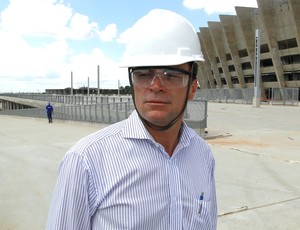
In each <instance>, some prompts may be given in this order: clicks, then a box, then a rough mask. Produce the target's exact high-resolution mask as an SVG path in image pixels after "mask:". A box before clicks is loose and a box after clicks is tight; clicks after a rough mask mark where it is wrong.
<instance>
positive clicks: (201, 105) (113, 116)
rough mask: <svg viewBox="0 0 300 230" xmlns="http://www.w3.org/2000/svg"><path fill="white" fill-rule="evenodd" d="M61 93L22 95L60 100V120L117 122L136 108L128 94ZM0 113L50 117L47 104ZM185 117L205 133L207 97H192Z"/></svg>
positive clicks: (56, 111)
mask: <svg viewBox="0 0 300 230" xmlns="http://www.w3.org/2000/svg"><path fill="white" fill-rule="evenodd" d="M62 97H63V98H64V99H63V100H62V99H61V101H59V100H57V99H59V96H57V97H51V98H49V97H46V96H45V97H43V98H41V97H38V95H36V96H34V95H26V97H22V98H27V99H33V98H34V99H36V98H39V99H44V100H45V101H48V99H52V101H51V102H53V101H55V102H57V103H59V106H54V115H53V119H60V120H73V121H82V122H99V123H115V122H118V121H121V120H124V119H126V118H127V117H128V116H129V115H130V114H131V113H132V111H133V110H134V109H135V108H134V104H133V102H132V101H131V100H130V98H129V97H124V98H121V97H94V98H92V99H87V98H85V97H84V96H80V97H78V96H77V97H76V96H73V97H74V98H71V97H72V96H62ZM49 101H50V100H49ZM62 101H64V102H69V103H70V104H62ZM104 101H105V102H104ZM107 101H109V103H107ZM124 101H125V102H124ZM87 102H89V104H87ZM96 102H97V103H96ZM73 103H75V104H73ZM85 103H86V104H85ZM1 114H3V115H14V116H24V117H37V118H46V117H47V116H46V111H45V108H33V109H31V108H28V109H15V110H3V111H1V112H0V115H1ZM184 120H185V121H186V122H187V124H188V125H189V126H190V127H191V128H193V129H195V130H196V131H197V132H199V133H200V135H202V134H203V133H204V129H205V128H207V101H206V100H193V101H189V102H188V104H187V108H186V111H185V113H184Z"/></svg>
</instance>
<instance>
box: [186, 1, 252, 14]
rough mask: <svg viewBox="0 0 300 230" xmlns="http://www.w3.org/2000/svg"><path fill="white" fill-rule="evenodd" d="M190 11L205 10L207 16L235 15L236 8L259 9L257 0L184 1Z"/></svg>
mask: <svg viewBox="0 0 300 230" xmlns="http://www.w3.org/2000/svg"><path fill="white" fill-rule="evenodd" d="M183 5H184V6H185V7H187V8H189V9H203V10H204V11H205V12H206V13H207V14H213V13H217V14H221V13H229V14H235V8H234V7H235V6H245V7H257V2H256V0H209V1H207V0H184V1H183Z"/></svg>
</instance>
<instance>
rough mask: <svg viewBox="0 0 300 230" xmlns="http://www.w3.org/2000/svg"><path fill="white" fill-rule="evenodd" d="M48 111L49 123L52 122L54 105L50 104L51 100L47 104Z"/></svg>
mask: <svg viewBox="0 0 300 230" xmlns="http://www.w3.org/2000/svg"><path fill="white" fill-rule="evenodd" d="M46 112H47V117H48V121H49V123H52V114H53V106H52V105H51V104H50V102H49V103H48V105H47V106H46Z"/></svg>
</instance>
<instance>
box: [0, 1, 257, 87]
mask: <svg viewBox="0 0 300 230" xmlns="http://www.w3.org/2000/svg"><path fill="white" fill-rule="evenodd" d="M234 6H249V7H257V3H256V0H209V1H208V0H84V1H83V0H10V1H8V0H0V93H1V92H44V91H45V89H50V88H66V87H70V78H71V77H70V76H71V71H72V72H73V81H74V83H73V85H74V87H75V88H78V87H82V86H87V82H88V78H89V82H90V87H96V86H97V82H96V80H97V65H99V66H100V87H101V88H117V86H118V80H120V83H121V85H122V86H126V85H128V80H127V71H126V69H122V68H119V62H120V61H121V60H122V56H123V52H124V51H125V45H126V32H128V31H129V29H130V28H131V26H132V25H133V24H134V23H135V22H136V21H137V20H138V19H139V18H141V17H142V16H144V15H145V14H147V13H148V12H149V11H150V10H151V9H155V8H162V9H169V10H173V11H175V12H177V13H179V14H181V15H183V16H184V17H186V18H187V19H188V20H189V21H190V22H191V23H192V24H193V26H194V27H195V30H196V31H199V27H206V26H207V22H208V21H219V15H220V14H235V10H234Z"/></svg>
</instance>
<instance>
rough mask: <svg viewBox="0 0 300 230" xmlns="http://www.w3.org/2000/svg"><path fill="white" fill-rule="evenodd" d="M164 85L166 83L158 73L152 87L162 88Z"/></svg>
mask: <svg viewBox="0 0 300 230" xmlns="http://www.w3.org/2000/svg"><path fill="white" fill-rule="evenodd" d="M163 85H164V83H163V80H162V78H161V76H160V75H159V74H158V73H156V74H155V75H154V77H153V79H152V81H151V87H161V86H163Z"/></svg>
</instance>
